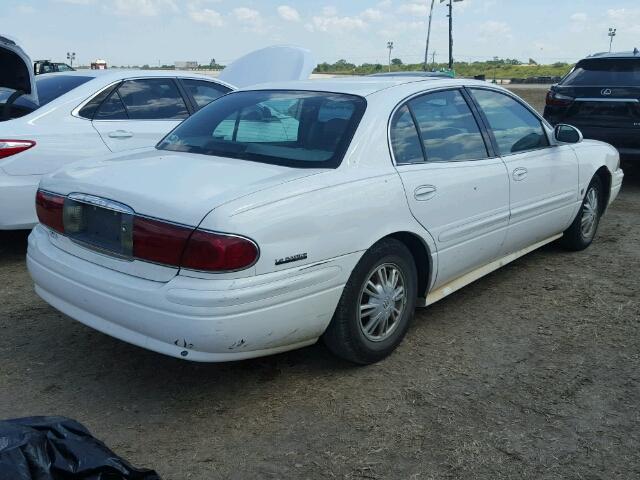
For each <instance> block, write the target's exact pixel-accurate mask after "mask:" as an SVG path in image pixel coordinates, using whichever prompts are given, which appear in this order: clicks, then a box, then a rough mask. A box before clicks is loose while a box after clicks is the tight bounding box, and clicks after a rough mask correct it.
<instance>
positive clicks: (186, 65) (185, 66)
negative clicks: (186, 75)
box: [174, 60, 198, 70]
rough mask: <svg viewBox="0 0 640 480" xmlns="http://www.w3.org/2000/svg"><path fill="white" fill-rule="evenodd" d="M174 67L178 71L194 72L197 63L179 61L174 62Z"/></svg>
mask: <svg viewBox="0 0 640 480" xmlns="http://www.w3.org/2000/svg"><path fill="white" fill-rule="evenodd" d="M174 65H175V66H176V69H178V70H195V69H196V68H198V62H193V61H182V60H179V61H176V62H174Z"/></svg>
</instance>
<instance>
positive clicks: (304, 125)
mask: <svg viewBox="0 0 640 480" xmlns="http://www.w3.org/2000/svg"><path fill="white" fill-rule="evenodd" d="M365 108H366V101H365V100H364V98H362V97H357V96H354V95H344V94H335V93H326V92H302V91H275V90H264V91H245V92H237V93H232V94H229V95H226V96H224V97H221V98H219V99H218V100H214V101H213V102H212V103H210V104H209V105H208V106H206V107H204V108H203V109H202V110H200V111H198V112H197V113H196V114H194V115H193V116H192V117H190V118H188V119H187V120H185V121H184V122H183V123H181V124H180V125H179V126H178V127H177V128H176V129H175V130H174V131H173V132H171V133H170V134H169V135H167V136H166V137H165V138H164V139H163V140H162V141H161V142H160V144H159V145H158V148H159V149H161V150H171V151H176V152H190V153H200V154H205V155H217V156H221V157H228V158H238V159H242V160H252V161H257V162H263V163H272V164H276V165H285V166H291V167H298V168H305V167H306V168H335V167H337V166H338V165H339V164H340V162H341V161H342V157H343V156H344V154H345V152H346V150H347V147H348V146H349V142H350V141H351V138H352V137H353V134H354V132H355V130H356V128H357V126H358V123H359V122H360V119H361V118H362V114H363V113H364V110H365Z"/></svg>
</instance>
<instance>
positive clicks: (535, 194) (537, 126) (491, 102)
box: [470, 88, 579, 254]
mask: <svg viewBox="0 0 640 480" xmlns="http://www.w3.org/2000/svg"><path fill="white" fill-rule="evenodd" d="M470 91H471V94H472V96H473V98H474V99H475V100H476V102H477V103H478V106H479V107H480V110H481V112H482V113H483V114H484V115H485V118H486V121H487V123H488V125H489V127H490V132H491V133H492V135H493V137H494V140H495V148H496V150H498V151H499V152H500V154H501V155H502V159H503V160H504V162H505V165H506V166H507V169H508V171H509V182H510V190H511V200H510V217H511V218H510V222H509V230H508V233H507V239H506V241H505V246H504V250H503V253H504V254H508V253H512V252H517V251H519V250H521V249H523V248H526V247H528V246H530V245H532V244H534V243H537V242H539V241H541V240H544V239H547V238H549V237H551V236H553V235H555V234H558V233H561V232H562V231H564V230H565V229H566V228H567V227H568V226H569V224H570V223H571V220H572V216H573V215H574V214H575V207H576V202H577V201H578V200H579V194H578V158H577V156H576V154H575V152H574V151H573V149H572V148H571V147H570V146H569V145H557V146H555V145H551V144H550V142H549V139H548V136H547V133H546V131H545V129H544V127H543V125H542V121H541V119H540V118H539V117H538V116H537V115H536V114H534V113H533V112H532V111H531V110H530V109H529V108H527V107H526V106H525V105H523V103H521V102H520V101H519V100H517V99H515V98H514V97H512V96H511V95H509V94H506V93H502V92H499V91H496V90H490V89H481V88H472V89H470Z"/></svg>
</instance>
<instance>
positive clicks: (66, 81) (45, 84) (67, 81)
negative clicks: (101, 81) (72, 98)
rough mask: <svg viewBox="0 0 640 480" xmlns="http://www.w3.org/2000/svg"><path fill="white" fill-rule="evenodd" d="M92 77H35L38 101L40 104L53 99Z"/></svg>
mask: <svg viewBox="0 0 640 480" xmlns="http://www.w3.org/2000/svg"><path fill="white" fill-rule="evenodd" d="M93 78H94V77H81V76H79V75H45V76H42V77H41V76H37V77H36V86H37V88H38V101H39V103H40V106H42V105H46V104H47V103H49V102H51V101H53V100H55V99H56V98H58V97H59V96H61V95H64V94H65V93H67V92H69V91H71V90H73V89H74V88H76V87H79V86H80V85H82V84H83V83H87V82H88V81H89V80H93Z"/></svg>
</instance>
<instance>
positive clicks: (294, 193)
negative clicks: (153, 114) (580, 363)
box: [28, 78, 623, 364]
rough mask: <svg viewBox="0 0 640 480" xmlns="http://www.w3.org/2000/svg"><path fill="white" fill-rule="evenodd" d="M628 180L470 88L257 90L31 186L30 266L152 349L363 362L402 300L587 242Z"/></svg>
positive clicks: (399, 84) (505, 96)
mask: <svg viewBox="0 0 640 480" xmlns="http://www.w3.org/2000/svg"><path fill="white" fill-rule="evenodd" d="M622 177H623V173H622V170H621V169H620V167H619V157H618V153H617V152H616V150H615V149H614V148H612V147H611V146H609V145H607V144H604V143H600V142H596V141H588V140H583V139H582V137H581V135H580V132H579V131H577V130H576V129H574V128H573V127H570V126H563V125H560V126H558V127H557V128H556V129H555V130H554V129H552V128H551V127H550V126H549V125H548V124H547V123H546V122H545V121H544V120H543V119H542V118H541V117H540V116H539V115H538V114H537V113H536V112H535V111H534V110H532V109H531V108H530V107H529V106H528V105H527V104H525V103H524V102H523V101H522V100H520V99H519V98H518V97H516V96H514V95H513V94H511V93H509V92H507V91H505V90H503V89H501V88H499V87H493V86H490V85H488V84H486V83H483V82H476V81H467V80H452V79H437V78H431V79H429V78H413V79H412V78H402V79H399V78H380V79H378V78H362V79H341V80H331V81H304V82H289V83H280V84H270V85H265V86H261V87H260V88H259V89H252V90H245V91H239V92H235V93H231V94H228V95H226V96H224V97H221V98H220V99H218V100H216V101H214V102H213V103H211V104H210V105H209V106H207V107H205V108H204V109H202V110H200V111H199V112H197V113H196V114H194V115H193V116H192V117H190V118H189V119H188V120H186V121H185V122H183V123H182V124H181V125H180V126H178V127H177V128H176V129H175V130H174V131H173V132H172V133H170V134H169V135H168V136H167V137H166V138H164V140H163V141H162V142H160V144H159V145H158V146H157V147H156V148H151V149H146V150H144V151H138V152H136V153H130V154H121V155H119V156H113V157H111V158H108V159H100V160H95V161H93V162H91V161H90V162H85V163H82V164H77V165H76V166H72V167H67V168H66V169H63V170H61V171H59V172H57V173H55V174H52V175H50V176H47V177H45V178H44V179H43V180H42V182H41V184H40V189H39V191H38V195H37V210H38V215H39V219H40V222H41V224H40V225H39V226H37V227H36V228H35V229H34V230H33V232H32V233H31V236H30V237H29V249H28V266H29V270H30V272H31V275H32V277H33V279H34V281H35V285H36V291H37V293H38V294H39V295H40V296H41V297H42V298H43V299H44V300H46V301H47V302H49V303H50V304H51V305H53V306H54V307H55V308H57V309H58V310H60V311H62V312H64V313H66V314H67V315H69V316H70V317H72V318H75V319H76V320H78V321H80V322H82V323H84V324H86V325H89V326H90V327H93V328H95V329H97V330H100V331H102V332H104V333H107V334H109V335H112V336H114V337H117V338H120V339H122V340H124V341H127V342H130V343H133V344H135V345H139V346H141V347H144V348H148V349H151V350H155V351H157V352H160V353H164V354H167V355H172V356H175V357H179V358H185V359H188V360H195V361H226V360H238V359H243V358H249V357H257V356H261V355H267V354H272V353H276V352H282V351H285V350H290V349H294V348H299V347H303V346H305V345H310V344H313V343H314V342H316V341H318V339H320V338H323V340H324V341H325V343H326V344H327V345H328V347H329V348H330V349H331V350H332V351H333V352H334V353H336V354H337V355H339V356H341V357H343V358H346V359H348V360H351V361H353V362H357V363H363V364H366V363H371V362H375V361H377V360H380V359H382V358H383V357H385V356H387V355H388V354H389V353H390V352H392V351H393V350H394V349H395V348H396V347H397V346H398V344H399V343H400V341H401V340H402V338H403V336H404V335H405V332H406V331H407V327H408V325H409V322H410V320H411V318H412V316H413V314H414V309H415V307H416V306H426V305H429V304H431V303H433V302H435V301H437V300H439V299H441V298H443V297H444V296H446V295H448V294H450V293H451V292H453V291H455V290H457V289H459V288H461V287H463V286H464V285H466V284H468V283H470V282H472V281H474V280H476V279H478V278H479V277H481V276H483V275H485V274H487V273H488V272H491V271H493V270H495V269H497V268H498V267H500V266H502V265H504V264H505V263H508V262H509V261H512V260H514V259H515V258H517V257H519V256H521V255H524V254H526V253H527V252H530V251H532V250H534V249H536V248H538V247H540V246H542V245H544V244H546V243H549V242H552V241H554V240H559V241H560V242H561V243H562V245H564V246H565V247H567V248H568V249H572V250H581V249H583V248H586V247H587V246H588V245H589V244H590V243H591V242H592V240H593V238H594V235H595V234H596V230H597V228H598V222H599V219H600V217H601V215H602V214H603V213H604V212H605V210H606V208H607V206H608V205H609V204H610V203H611V202H612V201H613V200H614V199H615V197H616V196H617V195H618V192H619V190H620V186H621V183H622Z"/></svg>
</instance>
